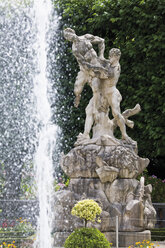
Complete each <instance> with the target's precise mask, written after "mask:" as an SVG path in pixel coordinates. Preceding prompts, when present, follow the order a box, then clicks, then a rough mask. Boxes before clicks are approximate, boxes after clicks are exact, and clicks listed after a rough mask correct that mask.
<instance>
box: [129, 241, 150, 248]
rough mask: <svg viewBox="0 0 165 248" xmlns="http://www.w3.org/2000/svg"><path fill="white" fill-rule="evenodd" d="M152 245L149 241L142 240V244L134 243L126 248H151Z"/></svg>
mask: <svg viewBox="0 0 165 248" xmlns="http://www.w3.org/2000/svg"><path fill="white" fill-rule="evenodd" d="M153 247H154V243H152V242H151V241H149V240H143V241H142V242H136V243H135V245H131V246H129V247H128V248H153Z"/></svg>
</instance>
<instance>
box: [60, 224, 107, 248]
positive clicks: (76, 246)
mask: <svg viewBox="0 0 165 248" xmlns="http://www.w3.org/2000/svg"><path fill="white" fill-rule="evenodd" d="M64 247H65V248H110V244H109V242H108V241H107V239H106V238H105V236H104V234H102V233H101V232H100V231H99V230H98V229H96V228H80V229H77V230H75V231H74V232H73V233H72V234H71V235H70V236H69V237H68V238H67V239H66V241H65V244H64Z"/></svg>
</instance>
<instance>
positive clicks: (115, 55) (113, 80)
mask: <svg viewBox="0 0 165 248" xmlns="http://www.w3.org/2000/svg"><path fill="white" fill-rule="evenodd" d="M120 56H121V52H120V50H119V49H117V48H112V49H111V50H110V51H109V63H110V65H111V68H112V70H113V77H109V78H108V79H101V85H102V92H103V95H104V97H105V98H106V99H107V101H108V104H109V106H110V107H111V110H112V115H113V117H114V119H115V120H116V122H117V125H118V126H119V128H120V131H121V134H122V139H124V140H127V141H131V139H130V138H129V136H128V135H127V133H126V125H125V124H127V125H128V126H130V127H132V125H133V122H131V121H128V120H126V119H125V118H124V117H123V115H122V114H121V110H120V102H121V100H122V96H121V94H120V92H119V91H118V89H117V88H116V85H117V82H118V79H119V77H120V71H121V68H120V63H119V59H120Z"/></svg>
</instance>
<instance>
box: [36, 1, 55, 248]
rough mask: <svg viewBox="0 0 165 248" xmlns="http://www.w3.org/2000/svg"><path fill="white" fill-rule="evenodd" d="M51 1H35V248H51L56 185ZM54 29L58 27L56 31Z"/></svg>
mask: <svg viewBox="0 0 165 248" xmlns="http://www.w3.org/2000/svg"><path fill="white" fill-rule="evenodd" d="M51 10H52V6H51V1H50V0H34V11H35V23H36V28H37V41H36V44H35V46H36V48H35V49H36V50H37V63H38V73H37V74H36V76H35V78H34V93H35V96H36V105H37V118H38V123H39V127H40V131H39V141H38V147H37V150H36V154H35V159H34V161H35V167H36V182H37V189H38V199H39V210H40V212H39V219H38V231H37V239H36V243H35V247H38V248H51V247H52V244H51V220H52V214H51V201H52V199H51V196H52V185H53V176H52V175H53V173H52V172H53V163H52V152H53V147H54V143H55V134H56V126H54V125H53V124H52V123H51V108H50V104H49V100H48V96H47V91H48V78H47V46H48V44H47V42H46V40H47V32H48V30H49V20H50V16H51ZM54 28H55V27H54Z"/></svg>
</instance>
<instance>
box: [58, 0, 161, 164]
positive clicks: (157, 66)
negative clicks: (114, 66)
mask: <svg viewBox="0 0 165 248" xmlns="http://www.w3.org/2000/svg"><path fill="white" fill-rule="evenodd" d="M55 6H56V10H57V12H58V14H59V15H60V16H61V27H60V29H61V30H62V29H64V28H65V27H71V28H74V29H75V31H76V33H77V35H82V34H85V33H87V32H88V33H92V34H94V35H98V36H100V37H103V38H105V44H106V51H105V57H106V56H107V54H108V50H109V49H110V48H112V47H118V48H120V49H121V52H122V56H121V61H120V62H121V67H122V70H121V77H120V79H119V83H118V86H117V87H118V89H119V90H120V92H121V94H122V96H123V101H122V103H121V108H122V110H125V109H127V108H132V107H134V105H135V104H136V103H139V104H140V105H141V109H142V111H141V113H139V114H138V115H137V116H135V117H133V119H134V121H135V127H134V129H133V130H128V134H129V135H130V136H131V137H132V138H133V139H134V140H136V141H137V142H138V148H139V154H140V155H141V156H145V157H149V158H150V160H152V163H153V164H155V159H156V160H157V161H158V164H159V163H160V159H159V158H163V160H164V157H165V136H164V123H165V101H164V95H165V87H164V86H165V70H164V58H165V22H164V20H165V5H164V0H160V1H155V0H145V1H143V0H135V1H132V0H128V1H125V0H106V1H103V0H85V1H79V0H58V1H55ZM60 35H61V40H62V43H61V44H65V48H64V49H63V51H64V53H63V55H61V59H62V60H61V67H62V71H61V72H62V78H61V80H60V83H59V84H58V86H59V88H60V87H61V89H60V90H58V93H59V94H60V96H59V99H57V100H60V101H61V102H60V104H59V103H57V112H58V115H59V117H57V123H58V124H59V126H60V127H61V129H62V132H63V137H62V148H63V150H64V151H68V150H69V149H70V148H71V147H72V146H73V143H74V141H75V139H76V136H77V135H78V134H79V132H83V125H84V118H85V107H86V105H87V103H88V99H90V98H91V96H92V93H91V91H90V90H89V89H88V88H86V89H85V90H84V91H83V93H82V99H81V104H80V106H79V109H75V108H74V107H73V98H74V96H73V85H74V82H75V78H76V74H77V72H78V65H77V63H76V62H75V59H74V57H73V55H72V53H71V43H69V42H67V41H64V40H63V38H62V32H61V33H60ZM59 63H60V62H59ZM61 94H62V97H61ZM64 96H65V97H64ZM62 106H63V107H62ZM61 117H62V118H61ZM60 118H61V120H60ZM163 164H164V163H162V164H161V165H163Z"/></svg>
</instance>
